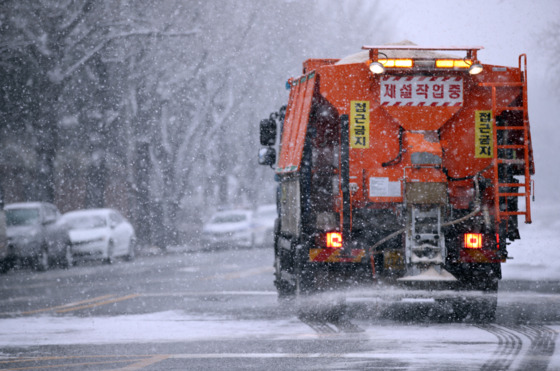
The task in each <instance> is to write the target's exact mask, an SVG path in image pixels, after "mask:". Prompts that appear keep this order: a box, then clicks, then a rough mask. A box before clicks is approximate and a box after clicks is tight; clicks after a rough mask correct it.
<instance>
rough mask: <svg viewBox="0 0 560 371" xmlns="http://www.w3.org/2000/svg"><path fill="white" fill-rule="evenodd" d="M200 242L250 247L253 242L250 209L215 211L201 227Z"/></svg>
mask: <svg viewBox="0 0 560 371" xmlns="http://www.w3.org/2000/svg"><path fill="white" fill-rule="evenodd" d="M202 243H203V244H204V245H205V246H208V247H228V246H239V247H252V246H253V245H254V244H255V235H254V231H253V217H252V212H251V211H250V210H229V211H219V212H217V213H215V214H214V215H213V216H212V217H211V218H210V220H209V221H208V222H207V223H205V224H204V226H203V228H202Z"/></svg>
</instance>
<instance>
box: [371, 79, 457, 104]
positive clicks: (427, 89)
mask: <svg viewBox="0 0 560 371" xmlns="http://www.w3.org/2000/svg"><path fill="white" fill-rule="evenodd" d="M380 86H381V91H380V94H379V96H380V102H381V105H382V106H416V107H426V106H428V107H446V106H448V107H454V106H461V105H462V104H463V78H462V77H458V76H453V77H451V76H445V77H444V76H383V77H382V78H381V84H380Z"/></svg>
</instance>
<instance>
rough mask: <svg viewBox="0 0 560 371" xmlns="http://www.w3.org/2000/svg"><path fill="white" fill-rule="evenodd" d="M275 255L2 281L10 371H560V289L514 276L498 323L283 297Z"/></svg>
mask: <svg viewBox="0 0 560 371" xmlns="http://www.w3.org/2000/svg"><path fill="white" fill-rule="evenodd" d="M272 281H273V269H272V251H270V249H267V248H256V249H239V250H234V249H231V250H219V251H202V250H200V249H190V248H177V249H169V251H168V252H167V253H166V254H155V255H154V254H141V255H140V256H138V257H137V259H136V260H135V261H134V262H124V261H118V262H117V263H115V264H114V265H103V264H101V263H80V264H79V265H78V266H75V267H73V268H71V269H70V270H64V269H57V268H55V269H52V270H49V271H47V272H35V271H32V270H30V269H27V268H22V269H15V270H12V271H10V272H8V273H7V274H4V275H1V276H0V294H1V296H0V369H11V370H52V369H56V370H80V371H82V370H201V369H208V370H250V369H254V370H263V369H270V370H363V369H379V370H452V369H454V370H456V369H462V370H481V369H482V370H508V369H509V370H527V369H530V370H533V371H534V370H546V369H548V370H560V349H558V345H557V344H556V341H557V338H558V331H559V330H560V309H559V307H560V305H559V303H560V288H559V282H557V281H549V282H547V281H541V282H531V281H512V280H509V281H503V282H502V285H501V291H500V293H499V297H498V318H497V320H496V322H495V323H491V324H479V323H475V322H472V321H469V320H468V319H467V320H466V321H461V322H458V321H453V320H450V316H449V308H447V307H445V305H440V304H438V302H437V301H435V300H433V298H430V297H423V298H417V299H410V298H408V299H407V298H404V299H403V298H402V297H401V296H400V295H399V294H398V292H396V291H391V290H386V289H384V288H382V289H377V290H371V291H368V290H356V291H352V292H346V293H333V294H329V295H324V296H321V297H313V298H310V299H306V300H299V301H285V302H281V303H279V302H278V300H277V297H276V293H275V291H274V286H273V283H272Z"/></svg>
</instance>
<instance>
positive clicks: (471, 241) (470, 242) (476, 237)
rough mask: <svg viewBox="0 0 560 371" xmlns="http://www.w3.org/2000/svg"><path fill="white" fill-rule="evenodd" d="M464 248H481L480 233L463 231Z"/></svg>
mask: <svg viewBox="0 0 560 371" xmlns="http://www.w3.org/2000/svg"><path fill="white" fill-rule="evenodd" d="M465 248H466V249H481V248H482V233H465Z"/></svg>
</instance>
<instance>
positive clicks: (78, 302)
mask: <svg viewBox="0 0 560 371" xmlns="http://www.w3.org/2000/svg"><path fill="white" fill-rule="evenodd" d="M112 296H114V295H103V296H98V297H96V298H91V299H86V300H81V301H77V302H74V303H68V304H64V305H58V306H56V307H49V308H43V309H36V310H30V311H27V312H22V313H20V314H35V313H41V312H48V311H51V310H57V309H62V308H68V307H73V306H76V305H81V304H85V303H91V302H92V301H98V300H103V299H107V298H110V297H112ZM2 314H5V313H2Z"/></svg>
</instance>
